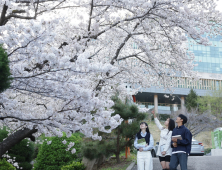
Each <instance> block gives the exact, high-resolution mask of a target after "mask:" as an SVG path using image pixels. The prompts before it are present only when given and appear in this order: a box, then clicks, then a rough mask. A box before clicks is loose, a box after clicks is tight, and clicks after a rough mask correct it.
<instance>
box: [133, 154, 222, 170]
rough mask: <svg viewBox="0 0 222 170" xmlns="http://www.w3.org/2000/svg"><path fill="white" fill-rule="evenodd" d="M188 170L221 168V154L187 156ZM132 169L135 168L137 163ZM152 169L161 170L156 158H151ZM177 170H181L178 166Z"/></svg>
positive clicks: (215, 169) (217, 169)
mask: <svg viewBox="0 0 222 170" xmlns="http://www.w3.org/2000/svg"><path fill="white" fill-rule="evenodd" d="M187 169H188V170H222V156H189V157H188V167H187ZM132 170H137V165H135V166H134V167H133V169H132ZM153 170H162V167H161V165H160V163H159V159H158V158H153ZM177 170H181V169H180V166H178V168H177Z"/></svg>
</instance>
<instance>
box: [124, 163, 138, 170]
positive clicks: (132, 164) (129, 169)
mask: <svg viewBox="0 0 222 170" xmlns="http://www.w3.org/2000/svg"><path fill="white" fill-rule="evenodd" d="M135 163H136V162H132V163H131V164H130V165H129V166H128V167H127V168H126V170H131V169H132V168H133V167H134V165H135Z"/></svg>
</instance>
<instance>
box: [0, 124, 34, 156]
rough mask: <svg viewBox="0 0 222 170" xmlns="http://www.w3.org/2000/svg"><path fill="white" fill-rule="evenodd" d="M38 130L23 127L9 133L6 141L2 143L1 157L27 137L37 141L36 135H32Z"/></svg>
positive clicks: (0, 146) (0, 147) (0, 144)
mask: <svg viewBox="0 0 222 170" xmlns="http://www.w3.org/2000/svg"><path fill="white" fill-rule="evenodd" d="M37 131H38V130H37V129H35V128H33V129H28V128H25V129H21V130H18V131H16V132H15V133H13V134H11V135H9V136H8V137H7V138H6V139H5V140H4V141H2V142H1V143H0V158H1V157H2V155H4V154H5V153H6V152H7V151H8V150H9V149H11V148H12V147H13V146H14V145H15V144H17V143H19V142H20V141H22V140H23V139H25V138H30V139H31V140H32V141H35V137H34V136H32V134H33V133H36V132H37Z"/></svg>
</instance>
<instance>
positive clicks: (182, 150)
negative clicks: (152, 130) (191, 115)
mask: <svg viewBox="0 0 222 170" xmlns="http://www.w3.org/2000/svg"><path fill="white" fill-rule="evenodd" d="M186 122H187V117H186V116H185V115H183V114H180V115H179V116H178V117H177V119H176V123H177V126H176V128H175V129H173V133H172V141H171V147H172V148H173V149H172V156H171V160H170V170H176V169H177V166H178V164H180V167H181V170H187V159H188V155H189V154H190V150H191V143H192V134H191V132H190V131H189V130H188V129H187V128H186V127H185V126H184V124H185V123H186ZM177 135H181V137H182V140H180V139H176V138H173V136H177Z"/></svg>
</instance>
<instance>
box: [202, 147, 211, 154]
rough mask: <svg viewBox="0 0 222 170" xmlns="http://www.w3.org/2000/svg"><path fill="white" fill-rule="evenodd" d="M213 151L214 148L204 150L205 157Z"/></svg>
mask: <svg viewBox="0 0 222 170" xmlns="http://www.w3.org/2000/svg"><path fill="white" fill-rule="evenodd" d="M211 149H212V148H207V149H204V155H206V154H208V153H210V152H211Z"/></svg>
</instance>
